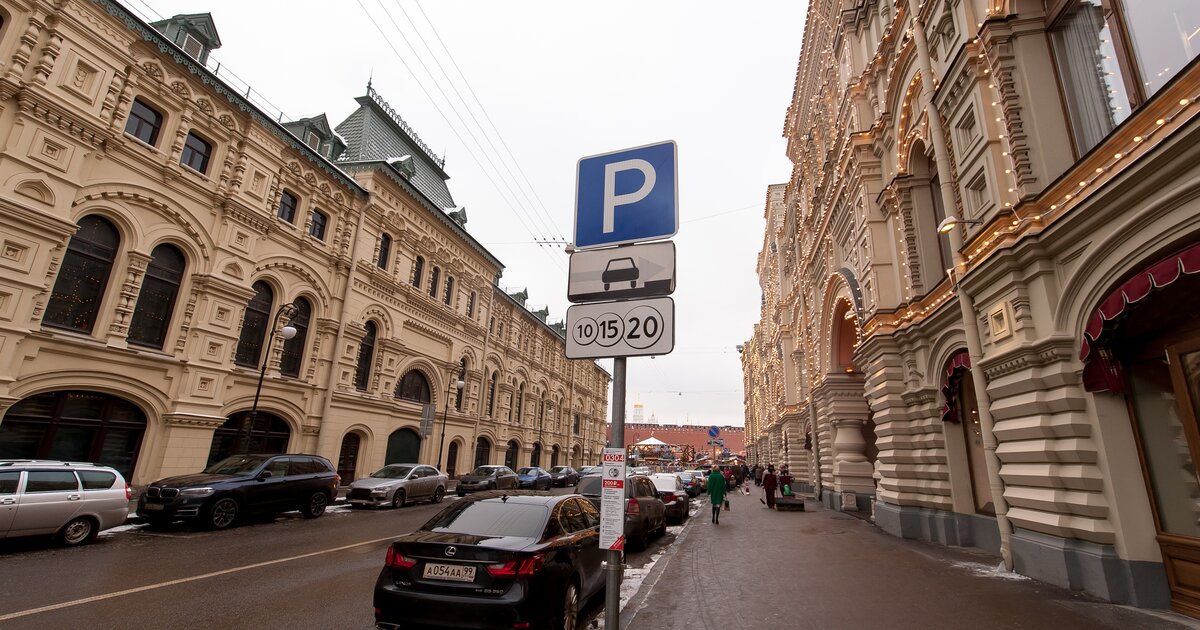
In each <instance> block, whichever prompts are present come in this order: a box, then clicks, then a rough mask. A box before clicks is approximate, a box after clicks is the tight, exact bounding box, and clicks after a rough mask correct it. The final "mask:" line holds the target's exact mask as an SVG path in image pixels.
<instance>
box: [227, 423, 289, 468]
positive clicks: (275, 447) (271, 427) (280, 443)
mask: <svg viewBox="0 0 1200 630" xmlns="http://www.w3.org/2000/svg"><path fill="white" fill-rule="evenodd" d="M291 437H292V429H291V427H289V426H288V423H287V420H284V419H283V418H280V417H279V416H277V415H275V414H273V413H268V412H266V411H259V412H258V417H257V418H255V419H254V425H253V426H251V423H250V412H249V411H239V412H237V413H235V414H232V415H230V416H229V419H227V420H226V421H225V424H223V425H221V426H219V427H217V430H216V431H214V432H213V441H212V446H211V447H210V448H209V449H208V463H210V464H211V463H213V462H216V461H220V460H222V459H225V458H226V457H229V456H230V455H236V454H238V453H286V452H287V450H288V441H290V440H291Z"/></svg>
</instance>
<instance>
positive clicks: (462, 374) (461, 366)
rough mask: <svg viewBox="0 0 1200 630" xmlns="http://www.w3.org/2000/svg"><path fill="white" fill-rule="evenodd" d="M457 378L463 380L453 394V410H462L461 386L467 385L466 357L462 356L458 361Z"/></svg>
mask: <svg viewBox="0 0 1200 630" xmlns="http://www.w3.org/2000/svg"><path fill="white" fill-rule="evenodd" d="M458 380H460V381H463V386H462V387H459V388H458V393H457V394H455V395H454V410H455V411H462V407H463V388H465V387H466V386H467V384H466V380H467V358H466V357H463V359H462V361H459V363H458Z"/></svg>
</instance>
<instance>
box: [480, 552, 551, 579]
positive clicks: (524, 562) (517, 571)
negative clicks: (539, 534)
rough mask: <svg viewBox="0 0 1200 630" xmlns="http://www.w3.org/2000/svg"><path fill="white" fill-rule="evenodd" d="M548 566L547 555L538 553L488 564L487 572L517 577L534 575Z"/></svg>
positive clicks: (495, 575) (498, 575)
mask: <svg viewBox="0 0 1200 630" xmlns="http://www.w3.org/2000/svg"><path fill="white" fill-rule="evenodd" d="M545 566H546V556H544V555H542V554H540V553H539V554H536V555H532V556H525V557H523V558H514V559H512V560H509V561H508V562H498V563H496V564H489V565H487V567H486V568H487V572H488V573H490V574H492V575H493V576H494V577H517V576H523V575H533V574H534V573H537V572H538V571H541V570H542V568H543V567H545Z"/></svg>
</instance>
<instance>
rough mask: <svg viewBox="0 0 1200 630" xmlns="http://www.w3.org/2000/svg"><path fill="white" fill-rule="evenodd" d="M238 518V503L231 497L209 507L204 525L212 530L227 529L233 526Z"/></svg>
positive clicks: (219, 500) (218, 500) (217, 501)
mask: <svg viewBox="0 0 1200 630" xmlns="http://www.w3.org/2000/svg"><path fill="white" fill-rule="evenodd" d="M237 517H238V502H237V501H235V500H233V499H231V498H229V497H223V498H220V499H217V500H216V501H215V502H213V504H212V505H210V506H208V511H207V512H206V514H205V517H204V524H205V525H207V526H208V527H209V528H211V529H225V528H227V527H229V526H230V525H233V522H234V521H236V520H237Z"/></svg>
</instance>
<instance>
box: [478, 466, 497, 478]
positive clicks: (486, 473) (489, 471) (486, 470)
mask: <svg viewBox="0 0 1200 630" xmlns="http://www.w3.org/2000/svg"><path fill="white" fill-rule="evenodd" d="M498 472H500V469H499V468H495V467H493V466H480V467H479V468H476V469H475V470H472V471H471V476H473V477H491V476H492V475H494V474H496V473H498Z"/></svg>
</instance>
